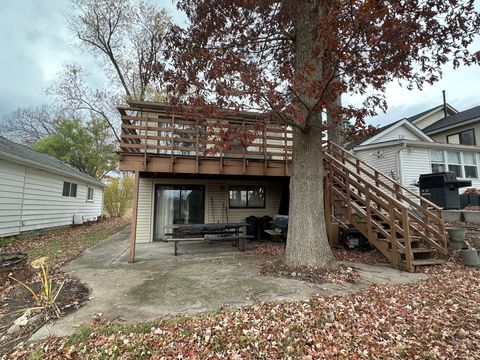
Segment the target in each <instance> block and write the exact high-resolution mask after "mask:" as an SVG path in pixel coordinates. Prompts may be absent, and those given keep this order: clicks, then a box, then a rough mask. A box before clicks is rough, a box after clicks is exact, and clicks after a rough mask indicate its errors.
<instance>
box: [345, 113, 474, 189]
mask: <svg viewBox="0 0 480 360" xmlns="http://www.w3.org/2000/svg"><path fill="white" fill-rule="evenodd" d="M445 112H446V113H447V115H448V116H447V117H446V118H445V117H444V114H445ZM473 113H475V114H477V113H479V111H478V109H477V108H473V109H469V110H466V111H464V112H458V111H456V110H455V109H453V108H452V107H450V106H448V105H447V106H446V107H445V108H444V107H443V106H438V107H436V108H433V109H430V110H427V111H425V112H423V113H421V114H418V115H415V116H413V117H411V118H405V119H402V120H399V121H397V122H394V123H392V124H390V125H388V126H385V127H384V128H383V129H381V131H380V132H379V133H377V134H376V135H375V136H372V137H370V138H369V139H367V140H365V141H363V142H362V143H361V144H359V145H358V146H355V147H354V148H353V149H352V151H353V153H354V154H355V155H356V156H358V157H359V158H360V159H361V160H363V161H365V162H366V163H367V164H369V165H371V166H372V167H374V168H376V169H378V170H380V171H381V172H382V173H384V174H385V175H388V176H390V177H392V178H394V179H395V180H398V181H399V182H400V183H401V184H402V185H404V186H407V187H408V188H410V189H411V190H413V191H415V192H418V187H417V186H416V184H417V183H418V180H419V177H420V175H421V174H428V173H432V172H443V171H453V172H454V173H455V174H456V176H457V178H458V179H461V180H471V181H472V187H474V188H480V170H479V168H478V164H479V163H480V147H478V146H475V145H474V144H477V142H476V140H475V135H476V134H475V132H474V131H470V133H468V134H467V135H472V134H473V138H472V139H470V138H467V136H466V135H465V136H463V135H462V136H460V135H459V136H457V137H458V138H459V139H460V140H462V139H463V138H465V139H466V140H468V142H465V143H468V144H469V145H465V143H464V144H462V141H452V142H451V143H446V142H441V140H442V139H440V138H435V137H431V136H429V135H427V134H430V130H429V129H435V130H436V131H438V130H439V129H440V128H442V127H443V124H445V125H448V126H449V128H448V129H449V130H450V132H451V133H452V134H455V135H457V133H455V130H452V129H451V127H452V126H451V124H452V123H456V124H458V126H462V127H464V126H465V125H464V122H465V121H467V120H464V119H468V120H469V121H470V125H469V126H470V127H472V128H473V127H474V125H475V126H476V123H475V124H473V123H472V120H470V119H471V118H473V119H474V120H475V121H476V122H480V119H479V118H478V114H477V115H476V117H473V115H472V114H473ZM442 115H443V116H442ZM458 119H462V120H463V121H459V120H458ZM416 124H418V125H420V126H422V130H421V129H420V128H419V127H417V126H416ZM439 125H442V126H441V127H440V126H439ZM437 128H438V129H437ZM460 130H462V131H463V128H462V129H460ZM452 131H453V132H452ZM450 132H449V133H448V134H449V135H448V136H451V135H450ZM463 132H465V131H463ZM471 133H472V134H471ZM460 134H463V133H462V132H460ZM470 137H471V136H470ZM447 140H448V138H447ZM470 144H471V145H470ZM464 190H465V188H461V189H460V192H463V191H464Z"/></svg>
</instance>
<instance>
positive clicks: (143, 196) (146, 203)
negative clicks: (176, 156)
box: [137, 177, 153, 243]
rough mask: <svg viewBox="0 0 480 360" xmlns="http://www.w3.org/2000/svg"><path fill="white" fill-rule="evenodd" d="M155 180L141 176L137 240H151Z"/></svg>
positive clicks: (140, 241)
mask: <svg viewBox="0 0 480 360" xmlns="http://www.w3.org/2000/svg"><path fill="white" fill-rule="evenodd" d="M152 198H153V180H152V179H149V178H142V177H141V178H140V180H139V183H138V210H137V242H139V243H142V242H149V241H151V238H152V230H153V228H152V227H151V226H150V224H152V218H153V206H152Z"/></svg>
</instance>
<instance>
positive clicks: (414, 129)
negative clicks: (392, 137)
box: [360, 119, 434, 146]
mask: <svg viewBox="0 0 480 360" xmlns="http://www.w3.org/2000/svg"><path fill="white" fill-rule="evenodd" d="M401 126H405V127H406V128H407V129H409V130H410V131H412V132H413V133H414V134H415V135H417V136H418V137H419V138H421V139H424V141H426V142H430V143H433V142H434V141H433V140H432V139H431V138H430V137H429V136H428V135H427V134H425V133H424V132H423V131H422V130H420V129H419V128H417V127H416V126H415V125H413V124H412V123H411V122H410V121H408V120H407V119H403V120H399V121H398V122H397V123H396V124H394V125H392V126H390V127H389V128H387V129H385V130H383V131H381V132H379V133H378V134H377V135H375V136H372V137H371V138H370V139H368V140H366V141H364V142H363V143H362V144H361V145H360V146H364V145H370V144H372V143H375V141H376V140H378V139H380V138H382V137H383V136H385V135H386V134H388V133H390V132H392V131H393V130H395V129H398V128H399V127H401Z"/></svg>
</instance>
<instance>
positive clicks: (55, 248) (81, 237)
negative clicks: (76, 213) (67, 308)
mask: <svg viewBox="0 0 480 360" xmlns="http://www.w3.org/2000/svg"><path fill="white" fill-rule="evenodd" d="M129 223H130V218H129V217H123V218H110V219H105V220H101V221H98V222H92V223H86V224H83V225H79V226H73V227H67V228H61V229H57V230H46V231H44V232H43V233H41V234H38V233H37V234H31V235H24V236H20V237H18V238H15V237H11V238H4V239H1V242H0V252H16V251H21V252H26V253H27V254H28V258H29V259H30V260H32V259H36V258H39V257H42V256H47V257H48V258H49V263H50V264H51V265H55V266H56V265H62V264H64V263H65V262H67V261H70V260H72V259H74V258H76V257H78V256H79V255H80V254H81V253H82V252H83V251H85V249H87V248H89V247H90V246H92V245H95V244H96V243H98V242H100V241H102V240H104V239H106V238H108V237H109V236H111V235H113V234H115V233H117V232H118V231H120V230H121V229H123V228H125V226H127V225H128V224H129Z"/></svg>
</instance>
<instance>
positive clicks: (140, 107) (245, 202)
mask: <svg viewBox="0 0 480 360" xmlns="http://www.w3.org/2000/svg"><path fill="white" fill-rule="evenodd" d="M129 105H130V107H125V108H119V111H120V113H121V115H122V142H121V144H120V149H121V154H120V170H126V171H134V172H136V179H139V180H138V185H137V186H138V192H137V191H135V190H134V191H135V193H137V194H138V195H137V197H138V213H137V219H138V220H137V221H136V222H135V221H134V222H135V223H134V225H133V231H134V237H135V239H136V242H138V243H142V242H143V243H144V242H152V241H158V240H163V239H164V238H165V234H166V233H167V232H171V229H170V228H168V225H171V224H182V223H218V222H222V223H223V222H244V221H245V218H246V217H248V216H250V215H253V216H259V217H261V216H265V215H268V216H271V217H273V216H275V215H278V214H287V213H288V209H286V207H285V205H284V204H286V203H288V181H289V180H288V179H289V173H290V161H291V147H292V142H291V136H292V133H291V130H289V129H287V128H286V127H285V126H283V125H279V124H277V125H275V124H269V125H267V126H266V127H265V128H264V129H260V130H258V132H259V136H258V138H257V139H256V140H255V141H254V144H252V146H249V147H248V148H246V149H245V148H244V147H241V146H238V145H236V144H237V143H238V140H239V139H238V137H236V138H234V139H233V146H231V148H230V149H228V150H227V149H225V150H224V151H222V150H215V142H216V141H215V140H214V136H212V135H208V133H209V132H210V130H212V129H213V130H218V131H219V132H220V131H222V130H224V131H227V129H228V124H232V123H236V124H237V125H238V124H244V125H245V126H251V127H252V128H255V124H256V122H257V120H258V118H259V116H260V115H259V114H258V113H249V112H240V113H231V112H229V113H226V114H224V118H222V119H209V120H205V119H203V117H202V116H200V115H198V116H197V117H195V118H192V117H191V116H193V115H191V116H190V117H189V118H188V119H187V118H186V117H185V116H183V115H182V111H181V109H175V108H173V107H171V106H168V105H166V104H161V103H151V102H137V101H131V102H129ZM202 119H203V120H202ZM209 121H210V122H209ZM224 124H225V127H224ZM146 126H148V129H149V130H148V132H147V133H145V127H146ZM132 130H135V132H132ZM145 140H146V141H145ZM264 143H265V146H263V144H264ZM135 197H136V196H135V195H134V200H135Z"/></svg>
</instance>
